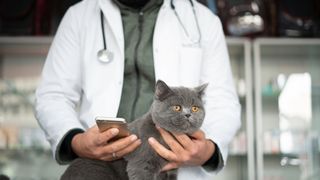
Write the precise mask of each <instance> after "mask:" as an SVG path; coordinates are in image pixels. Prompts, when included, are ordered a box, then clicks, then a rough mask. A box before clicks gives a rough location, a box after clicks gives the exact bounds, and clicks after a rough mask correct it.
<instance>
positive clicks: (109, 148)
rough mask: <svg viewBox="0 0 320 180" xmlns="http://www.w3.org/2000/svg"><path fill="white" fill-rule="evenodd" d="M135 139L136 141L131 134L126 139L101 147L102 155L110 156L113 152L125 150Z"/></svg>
mask: <svg viewBox="0 0 320 180" xmlns="http://www.w3.org/2000/svg"><path fill="white" fill-rule="evenodd" d="M137 139H138V138H137V136H136V135H134V134H132V135H130V136H128V137H125V138H122V139H119V140H117V141H114V142H112V143H110V144H107V145H105V146H104V147H103V150H102V154H110V153H113V152H118V151H120V150H122V149H124V148H126V147H127V146H129V145H130V144H132V143H133V142H134V141H136V140H137Z"/></svg>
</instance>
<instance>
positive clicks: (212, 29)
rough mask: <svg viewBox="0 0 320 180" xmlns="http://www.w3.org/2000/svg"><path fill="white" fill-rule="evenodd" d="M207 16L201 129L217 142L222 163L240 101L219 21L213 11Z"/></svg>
mask: <svg viewBox="0 0 320 180" xmlns="http://www.w3.org/2000/svg"><path fill="white" fill-rule="evenodd" d="M209 19H210V20H209V21H207V22H206V23H207V25H206V26H207V27H208V28H206V29H205V30H204V32H202V33H203V34H205V36H204V37H203V58H204V59H203V60H204V61H203V65H202V74H201V82H202V83H209V86H208V87H207V89H206V93H205V96H204V100H205V108H206V117H205V120H204V124H203V126H202V127H203V128H202V129H203V130H204V132H205V133H206V136H207V138H209V139H211V140H212V141H214V142H215V143H216V144H217V145H218V147H219V149H220V152H221V154H222V158H223V162H224V165H225V163H226V161H227V154H228V145H229V143H230V141H231V140H232V138H233V137H234V135H235V133H236V131H237V130H238V129H239V127H240V124H241V121H240V104H239V101H238V97H237V94H236V91H235V87H234V83H233V78H232V73H231V67H230V62H229V56H228V51H227V47H226V42H225V36H224V34H223V30H222V25H221V22H220V20H219V19H218V17H217V16H215V15H213V14H212V13H211V14H210V18H209ZM207 20H208V19H207ZM208 22H210V23H208ZM208 24H210V25H208ZM220 169H221V168H218V169H217V170H216V171H219V170H220Z"/></svg>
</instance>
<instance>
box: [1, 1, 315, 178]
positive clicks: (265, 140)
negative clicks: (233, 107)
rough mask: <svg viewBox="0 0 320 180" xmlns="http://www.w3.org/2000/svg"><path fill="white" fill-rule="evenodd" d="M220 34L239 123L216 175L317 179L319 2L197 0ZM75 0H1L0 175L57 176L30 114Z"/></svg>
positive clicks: (41, 136) (53, 163) (56, 166)
mask: <svg viewBox="0 0 320 180" xmlns="http://www.w3.org/2000/svg"><path fill="white" fill-rule="evenodd" d="M199 1H200V2H201V3H202V4H204V5H205V6H207V7H208V8H209V9H210V10H211V11H212V12H213V13H215V14H217V15H218V16H219V17H220V19H221V21H222V23H223V27H224V31H225V34H226V35H227V45H228V50H229V54H230V60H231V66H232V70H233V77H234V81H235V85H236V88H237V92H238V95H239V98H240V102H241V105H242V118H241V119H242V127H241V129H240V130H239V132H238V133H237V135H236V137H235V138H234V140H233V141H232V143H231V144H230V152H229V159H228V162H227V166H226V168H225V169H224V170H223V171H222V172H221V173H219V174H218V175H217V177H216V178H215V179H218V180H300V179H301V180H302V179H303V180H305V179H306V180H318V179H320V154H319V152H320V146H319V143H320V142H319V139H320V138H319V137H320V136H319V135H320V39H319V38H320V1H319V0H304V1H301V0H290V1H289V0H199ZM77 2H79V0H51V1H49V0H0V97H1V98H0V180H2V179H4V175H5V176H7V177H9V178H10V179H15V180H40V179H41V180H42V179H43V180H49V179H50V180H51V179H59V177H60V175H61V173H62V172H63V171H64V169H65V168H66V166H59V165H57V164H56V163H55V161H54V160H53V159H52V154H51V151H50V148H49V144H48V143H47V141H46V140H45V138H44V135H43V133H42V131H41V129H40V128H39V126H38V124H37V122H36V120H35V118H34V115H33V102H34V91H35V89H36V87H37V84H38V82H39V79H40V74H41V70H42V66H43V64H44V61H45V58H46V55H47V52H48V49H49V47H50V44H51V42H52V39H53V36H54V34H55V32H56V30H57V27H58V25H59V22H60V20H61V18H62V17H63V15H64V13H65V12H66V10H67V9H68V8H69V7H70V6H71V5H73V4H75V3H77Z"/></svg>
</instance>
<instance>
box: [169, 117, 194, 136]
mask: <svg viewBox="0 0 320 180" xmlns="http://www.w3.org/2000/svg"><path fill="white" fill-rule="evenodd" d="M171 124H172V125H173V126H174V127H176V128H175V129H176V130H179V131H180V132H183V133H186V132H187V131H188V130H189V129H190V128H191V127H192V126H193V125H192V120H191V118H179V119H174V120H172V121H171Z"/></svg>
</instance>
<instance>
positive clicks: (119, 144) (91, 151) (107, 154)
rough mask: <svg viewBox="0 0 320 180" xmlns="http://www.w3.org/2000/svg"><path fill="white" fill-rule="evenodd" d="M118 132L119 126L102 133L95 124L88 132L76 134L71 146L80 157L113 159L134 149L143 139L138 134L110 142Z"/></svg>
mask: <svg viewBox="0 0 320 180" xmlns="http://www.w3.org/2000/svg"><path fill="white" fill-rule="evenodd" d="M118 133H119V130H118V129H117V128H112V129H109V130H107V131H104V132H102V133H101V132H99V129H98V127H97V125H95V126H93V127H91V128H90V129H88V130H87V131H86V132H84V133H79V134H77V135H75V136H74V137H73V139H72V141H71V147H72V149H73V151H74V152H75V153H76V154H77V155H78V156H79V157H86V158H91V159H99V160H103V161H113V160H116V159H120V158H122V157H123V156H124V155H126V154H128V153H130V152H132V151H134V150H135V149H136V148H137V147H138V146H139V145H140V144H141V140H140V139H138V138H137V136H136V135H130V136H128V137H125V138H122V139H119V140H116V141H111V142H110V140H111V139H112V138H113V137H115V136H116V135H117V134H118Z"/></svg>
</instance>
